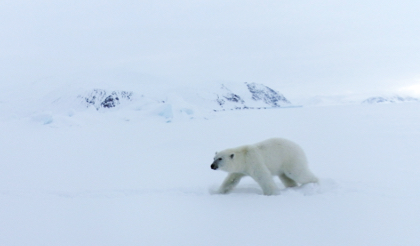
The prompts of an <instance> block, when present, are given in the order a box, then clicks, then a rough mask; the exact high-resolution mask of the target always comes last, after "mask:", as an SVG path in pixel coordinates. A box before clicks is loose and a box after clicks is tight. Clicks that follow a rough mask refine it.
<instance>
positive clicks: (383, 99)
mask: <svg viewBox="0 0 420 246" xmlns="http://www.w3.org/2000/svg"><path fill="white" fill-rule="evenodd" d="M403 102H420V100H419V99H417V98H414V97H401V96H391V97H370V98H368V99H366V100H364V101H363V102H362V103H363V104H375V103H403Z"/></svg>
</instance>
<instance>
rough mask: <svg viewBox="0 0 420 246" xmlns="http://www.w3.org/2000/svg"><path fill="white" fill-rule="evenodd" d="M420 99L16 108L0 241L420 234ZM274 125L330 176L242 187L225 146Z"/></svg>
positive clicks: (270, 132) (352, 241)
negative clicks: (200, 113)
mask: <svg viewBox="0 0 420 246" xmlns="http://www.w3.org/2000/svg"><path fill="white" fill-rule="evenodd" d="M419 109H420V104H417V103H406V104H395V105H348V106H331V107H308V108H306V107H304V108H286V109H272V110H246V111H229V112H219V113H217V114H212V115H211V117H207V118H208V119H207V120H206V119H195V120H188V119H184V118H180V119H179V120H174V121H173V122H171V123H166V121H165V119H163V118H159V117H150V118H144V117H143V116H142V117H137V116H136V115H135V113H133V112H131V111H130V112H131V113H129V114H128V113H127V112H128V111H124V110H122V111H110V112H96V111H84V112H76V113H75V114H74V115H72V116H71V117H70V116H66V115H60V116H57V115H53V117H54V118H58V119H60V120H54V121H53V122H51V123H50V124H47V125H43V123H42V122H40V121H36V120H33V119H32V118H24V119H14V120H3V121H1V122H0V124H1V128H2V129H3V131H2V133H1V138H0V148H1V149H2V162H1V163H2V165H1V166H2V171H1V172H0V204H2V205H1V208H2V209H1V210H0V231H1V233H0V245H6V246H8V245H232V244H233V245H279V244H287V245H417V243H418V241H419V240H420V236H419V234H418V231H419V229H420V215H419V213H418V207H419V205H420V198H419V197H418V185H419V183H420V182H419V181H418V178H417V177H418V175H419V174H420V166H419V165H418V164H419V161H418V160H419V159H420V153H419V151H418V146H420V124H419V123H420V115H419V114H418V113H417V112H419ZM269 137H285V138H289V139H291V140H293V141H295V142H297V143H298V144H300V145H301V146H302V147H303V149H304V150H305V152H306V154H307V156H308V159H309V162H310V168H311V170H312V171H313V172H314V173H315V174H316V175H317V176H318V177H319V178H320V180H321V182H320V184H319V185H316V186H313V185H308V186H305V187H299V188H292V189H286V190H285V189H284V187H283V186H282V185H281V183H280V181H279V180H278V179H277V178H275V181H276V183H277V184H278V186H279V187H280V190H279V195H276V196H270V197H266V196H263V195H261V194H262V192H261V190H260V188H259V187H258V185H257V184H256V183H255V182H254V181H253V180H252V179H250V178H245V179H243V180H242V181H241V182H240V183H239V185H238V187H237V188H236V189H235V190H234V191H233V192H232V193H231V194H228V195H215V194H213V191H214V190H215V189H216V188H217V187H218V186H219V185H220V184H221V182H222V181H223V179H224V178H225V176H226V174H225V173H223V172H217V171H213V170H211V169H210V164H211V162H212V158H213V155H214V152H215V151H219V150H222V149H224V148H228V147H234V146H238V145H242V144H247V143H254V142H257V141H261V140H263V139H266V138H269Z"/></svg>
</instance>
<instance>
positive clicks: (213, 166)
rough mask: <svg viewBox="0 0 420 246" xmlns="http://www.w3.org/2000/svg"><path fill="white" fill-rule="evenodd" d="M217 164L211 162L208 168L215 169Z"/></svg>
mask: <svg viewBox="0 0 420 246" xmlns="http://www.w3.org/2000/svg"><path fill="white" fill-rule="evenodd" d="M218 167H219V166H218V165H217V164H216V163H214V162H213V164H211V166H210V168H211V169H213V170H216V169H217V168H218Z"/></svg>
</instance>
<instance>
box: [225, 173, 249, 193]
mask: <svg viewBox="0 0 420 246" xmlns="http://www.w3.org/2000/svg"><path fill="white" fill-rule="evenodd" d="M243 176H245V175H244V174H242V173H230V174H229V175H228V176H227V177H226V179H225V181H223V184H222V186H220V188H219V193H221V194H226V193H228V192H229V191H231V190H232V189H233V188H235V186H236V185H237V184H238V183H239V181H241V178H242V177H243Z"/></svg>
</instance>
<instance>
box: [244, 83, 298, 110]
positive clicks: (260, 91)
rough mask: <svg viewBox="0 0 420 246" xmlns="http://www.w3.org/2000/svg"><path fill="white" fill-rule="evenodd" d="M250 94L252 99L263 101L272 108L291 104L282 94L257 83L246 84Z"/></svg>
mask: <svg viewBox="0 0 420 246" xmlns="http://www.w3.org/2000/svg"><path fill="white" fill-rule="evenodd" d="M245 84H246V86H247V87H248V90H249V92H250V93H251V94H252V99H253V100H255V101H263V102H264V103H265V104H267V105H269V106H271V107H281V106H284V105H287V104H291V103H290V102H289V100H287V99H286V98H285V97H284V96H283V95H282V94H280V93H279V92H277V91H275V90H273V89H271V88H270V87H268V86H265V85H263V84H257V83H245Z"/></svg>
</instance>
